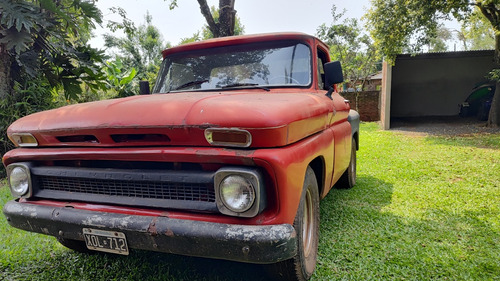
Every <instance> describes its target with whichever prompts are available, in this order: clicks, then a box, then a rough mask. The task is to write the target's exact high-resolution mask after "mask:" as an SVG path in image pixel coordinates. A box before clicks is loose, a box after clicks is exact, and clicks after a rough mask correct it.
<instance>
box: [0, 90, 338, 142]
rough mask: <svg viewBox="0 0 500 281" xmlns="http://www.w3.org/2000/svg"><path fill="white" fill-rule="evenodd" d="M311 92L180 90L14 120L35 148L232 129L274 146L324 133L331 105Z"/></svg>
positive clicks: (193, 137) (197, 138)
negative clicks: (31, 136) (248, 133)
mask: <svg viewBox="0 0 500 281" xmlns="http://www.w3.org/2000/svg"><path fill="white" fill-rule="evenodd" d="M325 99H328V98H327V97H324V95H320V94H314V93H307V92H303V93H273V92H266V93H262V92H260V91H259V92H252V91H248V92H241V91H238V92H222V93H219V92H215V93H199V92H198V93H197V92H188V93H186V92H183V93H171V94H154V95H149V96H133V97H128V98H122V99H114V100H105V101H98V102H91V103H83V104H76V105H70V106H65V107H61V108H58V109H54V110H49V111H44V112H39V113H35V114H32V115H29V116H26V117H24V118H21V119H19V120H17V121H16V122H14V123H13V124H12V125H11V126H10V127H9V129H8V134H9V135H12V134H13V133H31V134H32V135H34V136H35V138H36V139H37V141H38V145H39V146H108V147H109V146H149V145H158V146H164V145H169V146H173V145H175V146H209V145H210V144H209V143H208V142H207V141H206V139H205V136H204V130H205V129H206V128H237V129H243V130H247V131H249V132H250V133H251V135H252V144H251V146H250V147H276V146H284V145H287V144H290V143H293V142H296V141H298V140H300V139H302V138H304V137H307V136H309V135H311V134H314V133H316V132H318V131H321V130H323V129H325V128H326V127H327V126H328V124H329V120H330V118H331V116H332V112H333V106H332V103H330V102H326V101H325Z"/></svg>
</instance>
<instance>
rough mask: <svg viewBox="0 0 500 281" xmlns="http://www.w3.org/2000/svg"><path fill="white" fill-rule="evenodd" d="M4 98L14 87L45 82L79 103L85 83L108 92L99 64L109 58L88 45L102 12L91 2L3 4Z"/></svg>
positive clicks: (0, 73) (0, 57) (10, 0)
mask: <svg viewBox="0 0 500 281" xmlns="http://www.w3.org/2000/svg"><path fill="white" fill-rule="evenodd" d="M0 15H1V16H0V98H6V97H7V96H9V95H12V94H13V93H12V89H13V88H14V87H13V86H14V82H18V83H19V85H24V84H25V83H24V82H25V81H27V80H29V79H35V78H37V79H45V80H46V81H47V82H48V84H49V85H50V87H51V88H52V89H53V90H54V91H57V90H58V89H60V90H62V91H63V92H64V94H65V96H66V97H67V98H68V99H69V98H72V99H74V98H76V96H77V95H78V94H80V93H81V92H82V88H81V85H82V84H85V85H86V86H87V87H89V88H90V89H91V90H98V89H100V88H102V87H103V85H104V84H103V83H101V81H102V78H103V76H102V72H101V69H100V67H99V66H98V65H97V63H99V62H101V61H102V58H103V53H102V52H100V51H98V50H96V49H93V48H91V47H90V46H88V45H86V44H85V42H86V41H85V40H87V39H88V38H89V34H90V30H91V29H93V28H94V27H95V26H94V24H95V23H101V17H102V15H101V12H100V11H99V9H97V7H96V6H95V5H94V3H93V2H89V1H85V0H71V1H70V0H60V1H51V0H40V1H15V0H7V1H2V4H1V5H0Z"/></svg>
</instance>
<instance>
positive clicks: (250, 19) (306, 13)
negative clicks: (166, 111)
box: [90, 0, 461, 50]
mask: <svg viewBox="0 0 500 281" xmlns="http://www.w3.org/2000/svg"><path fill="white" fill-rule="evenodd" d="M169 3H170V0H100V1H97V6H98V8H99V9H100V10H101V11H102V13H103V15H104V23H103V28H101V27H98V28H97V30H96V31H95V32H94V34H95V37H94V38H93V39H92V40H91V41H90V44H91V45H92V46H93V47H97V48H100V49H104V39H103V36H102V35H103V34H104V33H110V31H109V30H107V29H106V22H107V21H109V20H114V21H120V22H121V19H120V17H119V16H117V15H114V14H113V13H111V12H110V11H109V8H111V7H117V6H119V7H122V8H123V9H124V10H125V11H126V12H127V17H128V18H129V19H131V20H132V21H133V22H134V23H135V24H136V26H139V25H140V24H143V23H145V20H144V15H146V12H149V13H150V14H151V16H152V17H153V25H154V26H156V27H158V29H159V30H160V32H161V33H162V35H163V38H164V40H165V42H169V43H171V44H172V45H174V46H175V45H178V44H179V43H180V41H181V39H182V38H187V37H191V36H192V35H193V34H194V33H196V32H198V31H200V30H201V29H202V27H203V26H204V25H205V24H206V21H205V18H204V17H203V16H202V14H201V12H200V7H199V4H198V1H196V0H178V7H177V8H175V9H173V10H170V9H169ZM207 3H208V5H209V6H216V7H218V6H219V1H218V0H207ZM334 4H335V5H336V6H337V12H339V11H342V10H343V9H346V13H345V15H344V17H347V18H357V19H361V17H362V16H363V15H364V14H365V13H366V11H367V10H368V8H369V7H370V0H348V1H346V0H235V10H236V11H237V16H238V17H239V18H240V20H241V23H242V24H243V25H244V27H245V34H258V33H269V32H287V31H297V32H304V33H307V34H310V35H316V33H317V29H318V27H319V26H320V25H322V24H323V23H324V24H327V25H330V24H331V23H332V21H333V19H332V14H331V9H332V5H334ZM445 25H446V27H448V28H450V29H460V27H459V25H458V23H456V22H447V23H445ZM120 33H121V32H120V31H118V32H117V33H116V34H115V35H120ZM121 34H123V33H121ZM454 44H455V45H457V46H460V45H461V44H456V42H455V43H454V42H448V48H449V49H450V50H453V45H454Z"/></svg>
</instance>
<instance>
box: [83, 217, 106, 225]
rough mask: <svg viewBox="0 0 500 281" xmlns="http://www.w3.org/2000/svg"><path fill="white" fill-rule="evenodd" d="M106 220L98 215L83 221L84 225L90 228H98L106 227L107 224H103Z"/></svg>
mask: <svg viewBox="0 0 500 281" xmlns="http://www.w3.org/2000/svg"><path fill="white" fill-rule="evenodd" d="M103 220H104V218H103V217H101V216H98V215H95V216H91V217H87V218H86V219H84V220H83V221H82V224H83V225H88V226H98V227H105V224H103Z"/></svg>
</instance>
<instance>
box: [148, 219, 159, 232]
mask: <svg viewBox="0 0 500 281" xmlns="http://www.w3.org/2000/svg"><path fill="white" fill-rule="evenodd" d="M157 221H158V218H157V217H154V218H153V220H152V221H151V223H150V224H149V227H148V232H149V233H150V234H151V236H156V235H158V231H157V230H156V222H157Z"/></svg>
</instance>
